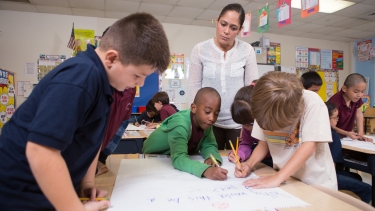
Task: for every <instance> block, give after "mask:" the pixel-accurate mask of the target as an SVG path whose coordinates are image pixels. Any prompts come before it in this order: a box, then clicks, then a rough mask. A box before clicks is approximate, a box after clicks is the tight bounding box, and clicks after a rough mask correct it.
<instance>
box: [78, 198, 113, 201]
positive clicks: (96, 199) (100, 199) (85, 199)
mask: <svg viewBox="0 0 375 211" xmlns="http://www.w3.org/2000/svg"><path fill="white" fill-rule="evenodd" d="M79 200H81V201H90V198H79ZM103 200H109V199H108V198H95V201H103Z"/></svg>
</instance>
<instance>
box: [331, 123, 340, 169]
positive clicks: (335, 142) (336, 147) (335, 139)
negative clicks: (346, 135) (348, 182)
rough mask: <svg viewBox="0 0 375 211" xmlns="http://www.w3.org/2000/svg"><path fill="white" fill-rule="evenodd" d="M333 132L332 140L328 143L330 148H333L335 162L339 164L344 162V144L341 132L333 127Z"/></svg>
mask: <svg viewBox="0 0 375 211" xmlns="http://www.w3.org/2000/svg"><path fill="white" fill-rule="evenodd" d="M331 132H332V142H330V143H328V145H329V149H330V150H331V155H332V159H333V162H334V163H336V166H337V164H343V163H344V158H343V156H342V145H341V140H340V136H339V134H337V133H336V131H335V130H333V129H332V128H331Z"/></svg>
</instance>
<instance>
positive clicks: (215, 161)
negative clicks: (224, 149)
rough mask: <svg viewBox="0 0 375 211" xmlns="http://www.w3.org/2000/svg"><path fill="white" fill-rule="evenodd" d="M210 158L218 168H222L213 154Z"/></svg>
mask: <svg viewBox="0 0 375 211" xmlns="http://www.w3.org/2000/svg"><path fill="white" fill-rule="evenodd" d="M210 156H211V160H212V161H213V162H214V163H215V165H216V166H217V167H220V166H219V164H218V163H217V160H216V159H215V157H214V156H213V155H212V154H210Z"/></svg>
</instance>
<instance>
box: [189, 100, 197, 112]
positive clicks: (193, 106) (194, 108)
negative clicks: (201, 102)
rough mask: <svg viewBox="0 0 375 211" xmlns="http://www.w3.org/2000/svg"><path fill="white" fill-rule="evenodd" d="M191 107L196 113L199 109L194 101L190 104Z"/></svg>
mask: <svg viewBox="0 0 375 211" xmlns="http://www.w3.org/2000/svg"><path fill="white" fill-rule="evenodd" d="M190 109H191V112H193V114H195V112H196V111H197V106H196V105H195V104H194V103H192V104H191V105H190Z"/></svg>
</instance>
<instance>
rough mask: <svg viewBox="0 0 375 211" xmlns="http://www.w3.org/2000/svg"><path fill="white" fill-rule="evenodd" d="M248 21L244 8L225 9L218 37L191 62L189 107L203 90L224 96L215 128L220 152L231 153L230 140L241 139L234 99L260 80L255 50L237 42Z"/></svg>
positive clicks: (218, 24) (205, 44) (198, 47)
mask: <svg viewBox="0 0 375 211" xmlns="http://www.w3.org/2000/svg"><path fill="white" fill-rule="evenodd" d="M244 20H245V12H244V10H243V8H242V6H241V5H240V4H228V5H227V6H225V7H224V8H223V10H222V11H221V13H220V15H219V17H218V19H217V22H216V37H214V38H212V39H209V40H206V41H203V42H201V43H198V44H197V45H196V46H195V47H194V48H193V51H192V53H191V58H190V70H189V79H188V84H189V85H188V86H189V88H188V92H189V104H190V103H192V101H193V99H194V96H195V94H196V93H197V91H198V90H199V89H200V88H202V87H213V88H215V89H216V90H217V91H218V92H219V93H220V96H221V111H220V114H219V117H218V119H217V121H216V123H215V125H214V127H213V129H214V134H215V137H216V141H217V144H218V148H219V150H221V149H224V148H226V149H230V145H229V140H232V141H235V140H236V139H237V137H239V136H240V131H241V125H239V124H236V123H235V122H234V121H233V120H232V117H231V113H230V105H231V103H232V101H233V98H234V96H235V95H236V93H237V91H238V90H239V89H240V88H241V87H243V86H246V85H250V84H251V82H252V81H253V80H254V79H257V78H258V68H257V62H256V58H255V51H254V49H253V47H251V45H250V44H248V43H246V42H243V41H241V40H238V39H236V36H237V35H238V34H239V33H240V32H241V29H242V25H243V22H244Z"/></svg>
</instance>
